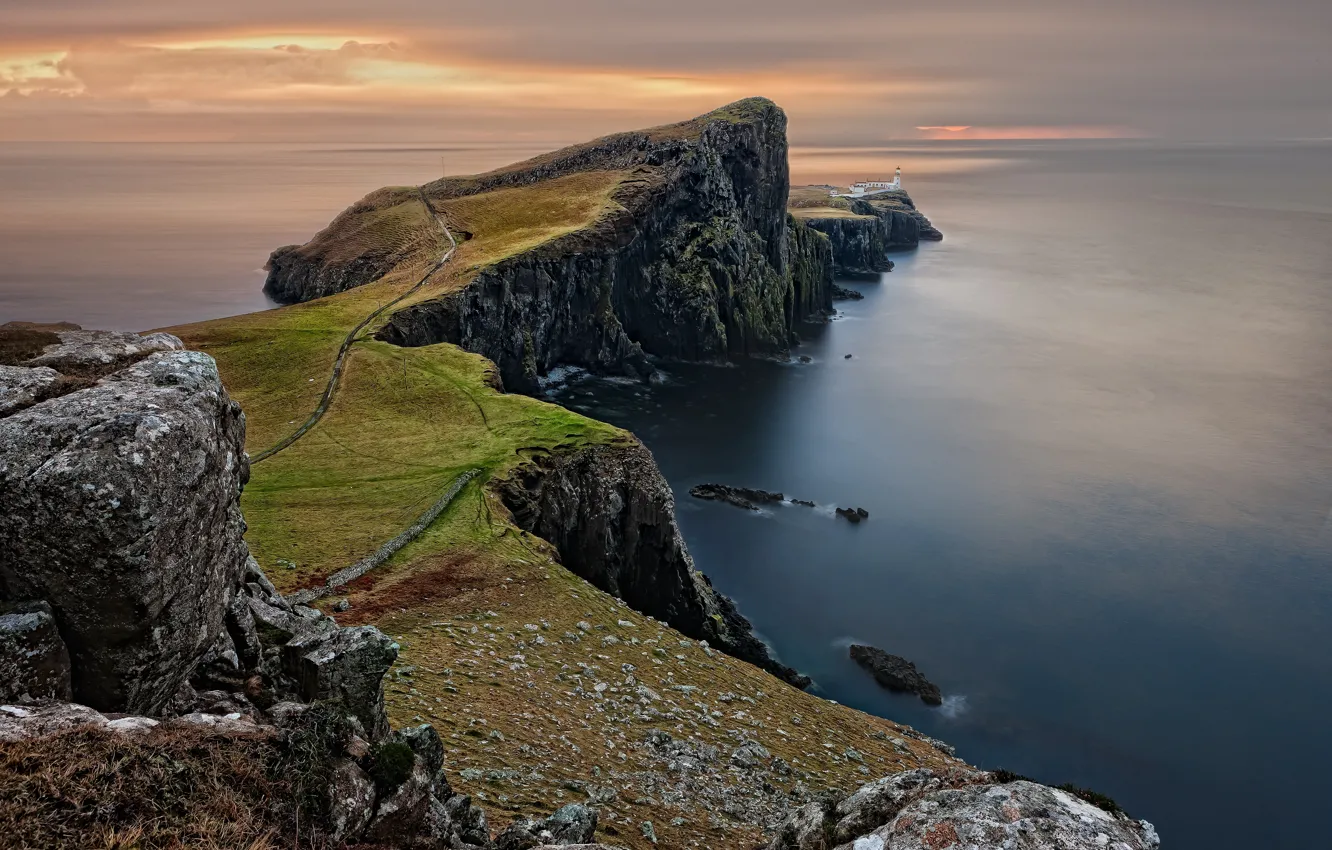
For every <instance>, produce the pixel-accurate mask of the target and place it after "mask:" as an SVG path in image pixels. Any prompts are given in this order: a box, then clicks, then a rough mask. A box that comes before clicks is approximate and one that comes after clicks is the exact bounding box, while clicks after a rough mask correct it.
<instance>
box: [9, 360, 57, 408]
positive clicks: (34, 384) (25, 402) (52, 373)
mask: <svg viewBox="0 0 1332 850" xmlns="http://www.w3.org/2000/svg"><path fill="white" fill-rule="evenodd" d="M59 380H60V373H59V372H57V371H56V370H54V369H51V368H49V367H46V366H40V367H38V368H36V369H30V368H28V367H26V366H5V365H0V417H3V416H8V415H9V414H11V413H17V412H18V411H20V410H22V409H24V408H25V407H32V406H33V405H34V404H36V403H37V402H39V401H41V400H42V399H43V398H45V396H46V394H47V393H48V392H50V391H51V389H52V388H53V387H54V386H55V385H56V382H57V381H59Z"/></svg>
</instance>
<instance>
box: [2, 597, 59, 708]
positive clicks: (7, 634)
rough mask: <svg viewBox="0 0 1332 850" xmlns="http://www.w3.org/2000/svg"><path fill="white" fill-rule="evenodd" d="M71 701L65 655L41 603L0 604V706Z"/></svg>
mask: <svg viewBox="0 0 1332 850" xmlns="http://www.w3.org/2000/svg"><path fill="white" fill-rule="evenodd" d="M70 699H71V692H70V682H69V651H68V650H67V649H66V648H65V642H64V641H63V640H61V638H60V632H59V631H58V630H57V629H56V621H55V614H54V613H53V612H52V611H51V606H50V605H48V604H46V603H45V602H11V603H4V602H0V702H10V703H13V702H18V703H31V702H38V701H41V700H61V701H64V702H68V701H69V700H70Z"/></svg>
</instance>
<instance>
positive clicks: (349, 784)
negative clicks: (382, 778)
mask: <svg viewBox="0 0 1332 850" xmlns="http://www.w3.org/2000/svg"><path fill="white" fill-rule="evenodd" d="M326 796H327V800H328V820H329V828H330V831H329V839H330V840H331V841H332V842H333V843H334V844H338V843H340V842H342V841H345V840H348V839H351V838H355V837H357V836H359V835H360V834H361V830H363V829H365V827H366V825H367V824H369V823H370V818H371V817H373V816H374V813H375V784H374V783H373V782H371V781H370V777H369V776H367V775H366V773H365V771H364V770H361V768H360V766H359V765H357V764H356V762H354V761H352V760H351V759H339V760H338V762H337V763H336V764H335V765H333V770H332V772H331V774H330V776H329V782H328V792H327V795H326Z"/></svg>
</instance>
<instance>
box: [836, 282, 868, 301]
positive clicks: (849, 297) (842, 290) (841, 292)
mask: <svg viewBox="0 0 1332 850" xmlns="http://www.w3.org/2000/svg"><path fill="white" fill-rule="evenodd" d="M832 297H833V300H834V301H837V300H843V301H859V300H861V299H862V298H864V297H865V295H864V293H861V292H858V291H857V290H854V289H851V288H849V287H846V286H840V285H838V284H836V283H834V284H833V288H832Z"/></svg>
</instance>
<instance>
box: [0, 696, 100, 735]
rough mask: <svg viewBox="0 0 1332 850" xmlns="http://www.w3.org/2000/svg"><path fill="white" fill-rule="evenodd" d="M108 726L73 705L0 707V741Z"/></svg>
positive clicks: (95, 714)
mask: <svg viewBox="0 0 1332 850" xmlns="http://www.w3.org/2000/svg"><path fill="white" fill-rule="evenodd" d="M109 722H110V721H109V720H108V719H107V718H106V716H105V715H103V714H102V713H101V712H100V711H95V710H93V709H91V708H89V707H88V706H86V705H77V704H75V703H66V702H54V703H47V704H44V705H35V706H17V705H0V741H22V740H24V739H26V738H42V737H45V736H47V735H54V734H56V733H57V732H63V731H65V730H67V729H77V728H79V727H81V726H94V727H98V728H105V727H106V725H107V724H108V723H109Z"/></svg>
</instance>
